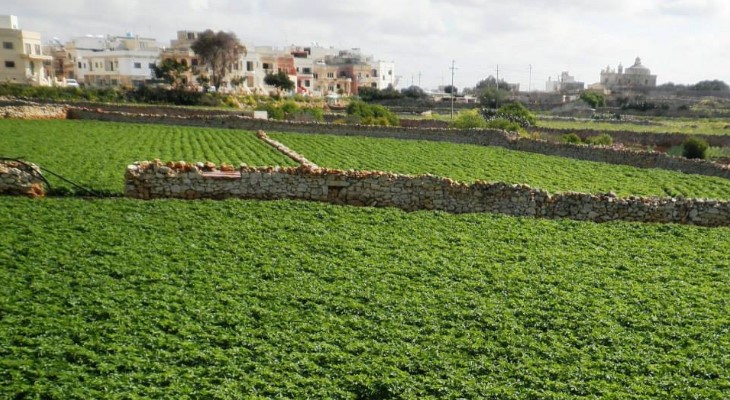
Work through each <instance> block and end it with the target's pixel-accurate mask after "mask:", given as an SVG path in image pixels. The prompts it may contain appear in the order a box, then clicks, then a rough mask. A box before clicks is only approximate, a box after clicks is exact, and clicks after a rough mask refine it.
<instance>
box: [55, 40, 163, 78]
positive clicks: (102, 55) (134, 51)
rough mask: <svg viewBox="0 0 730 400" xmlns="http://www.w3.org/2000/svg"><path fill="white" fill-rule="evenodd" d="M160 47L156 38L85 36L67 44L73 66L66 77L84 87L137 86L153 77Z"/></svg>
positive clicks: (66, 50)
mask: <svg viewBox="0 0 730 400" xmlns="http://www.w3.org/2000/svg"><path fill="white" fill-rule="evenodd" d="M159 54H160V48H159V47H158V46H157V42H156V41H155V39H151V38H141V37H139V36H134V35H132V34H127V35H126V36H85V37H78V38H75V39H73V40H72V41H70V42H68V43H66V46H65V56H66V58H67V60H68V61H70V63H71V64H72V66H73V69H72V72H70V74H69V75H70V76H67V77H68V78H75V79H76V80H78V81H79V82H80V83H83V84H85V85H87V86H97V87H109V86H127V87H134V86H140V85H142V84H144V83H145V81H146V80H148V79H150V78H152V77H153V74H154V71H153V67H154V66H155V65H156V64H157V61H158V60H159Z"/></svg>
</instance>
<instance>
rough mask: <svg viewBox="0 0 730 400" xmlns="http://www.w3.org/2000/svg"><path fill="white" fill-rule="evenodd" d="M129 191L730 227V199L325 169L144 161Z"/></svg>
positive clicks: (130, 176) (130, 178) (129, 175)
mask: <svg viewBox="0 0 730 400" xmlns="http://www.w3.org/2000/svg"><path fill="white" fill-rule="evenodd" d="M125 195H126V196H127V197H131V198H137V199H145V200H147V199H159V198H176V199H204V198H205V199H226V198H241V199H260V200H271V199H296V200H309V201H319V202H327V203H333V204H347V205H355V206H373V207H395V208H400V209H402V210H406V211H416V210H441V211H446V212H450V213H478V212H490V213H501V214H507V215H513V216H528V217H537V218H568V219H575V220H580V221H595V222H606V221H638V222H655V223H680V224H691V225H701V226H728V225H730V202H727V201H709V200H696V199H672V198H663V199H660V198H641V197H629V198H617V197H615V196H613V195H611V194H606V195H589V194H580V193H563V194H555V195H551V194H549V193H547V192H545V191H542V190H539V189H532V188H530V187H529V186H526V185H508V184H504V183H486V182H476V183H473V184H465V183H459V182H455V181H453V180H451V179H447V178H440V177H435V176H431V175H419V176H409V175H399V174H391V173H384V172H368V171H340V170H331V169H322V168H308V167H304V166H302V167H297V168H280V167H265V168H261V167H258V168H252V167H248V166H245V165H242V166H241V167H240V168H239V169H238V170H235V171H230V170H229V171H221V170H218V169H216V168H215V167H214V166H212V165H210V164H207V165H204V164H187V163H183V162H178V163H168V164H162V163H160V162H147V161H143V162H138V163H135V164H134V165H130V166H128V167H127V171H126V173H125Z"/></svg>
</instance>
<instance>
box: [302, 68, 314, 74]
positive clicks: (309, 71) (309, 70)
mask: <svg viewBox="0 0 730 400" xmlns="http://www.w3.org/2000/svg"><path fill="white" fill-rule="evenodd" d="M302 72H304V73H305V74H311V73H312V69H311V68H309V67H304V69H302Z"/></svg>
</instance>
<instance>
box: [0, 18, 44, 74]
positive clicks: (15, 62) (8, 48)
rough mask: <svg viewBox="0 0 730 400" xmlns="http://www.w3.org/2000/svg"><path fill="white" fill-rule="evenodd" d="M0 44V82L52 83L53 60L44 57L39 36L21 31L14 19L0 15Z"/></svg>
mask: <svg viewBox="0 0 730 400" xmlns="http://www.w3.org/2000/svg"><path fill="white" fill-rule="evenodd" d="M0 43H2V46H1V47H0V63H2V64H0V82H14V83H20V84H30V85H37V86H50V85H52V84H53V83H54V79H53V65H52V61H53V57H51V56H49V55H45V54H43V46H42V42H41V34H40V33H38V32H31V31H25V30H22V29H20V25H19V24H18V17H16V16H15V15H0Z"/></svg>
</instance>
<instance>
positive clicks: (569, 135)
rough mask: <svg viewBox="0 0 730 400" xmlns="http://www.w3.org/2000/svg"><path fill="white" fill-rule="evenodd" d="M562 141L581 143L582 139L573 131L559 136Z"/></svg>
mask: <svg viewBox="0 0 730 400" xmlns="http://www.w3.org/2000/svg"><path fill="white" fill-rule="evenodd" d="M560 139H561V140H562V141H563V143H572V144H581V143H583V141H582V140H581V139H580V136H578V135H576V134H575V133H566V134H564V135H563V136H561V137H560Z"/></svg>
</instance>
